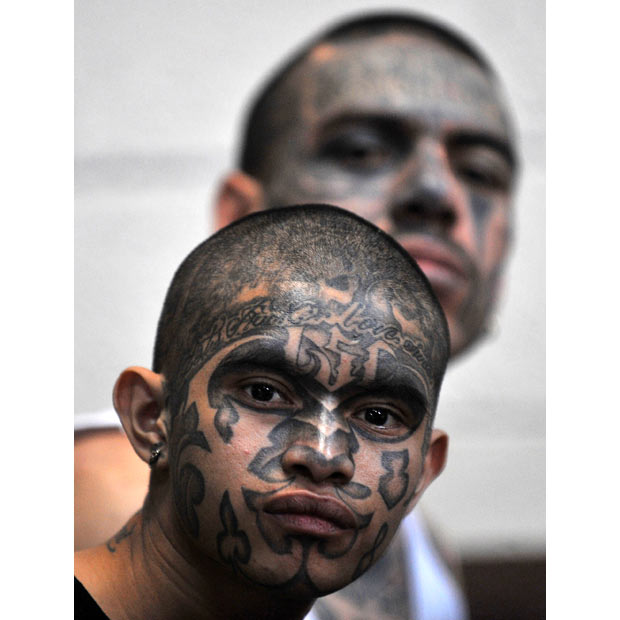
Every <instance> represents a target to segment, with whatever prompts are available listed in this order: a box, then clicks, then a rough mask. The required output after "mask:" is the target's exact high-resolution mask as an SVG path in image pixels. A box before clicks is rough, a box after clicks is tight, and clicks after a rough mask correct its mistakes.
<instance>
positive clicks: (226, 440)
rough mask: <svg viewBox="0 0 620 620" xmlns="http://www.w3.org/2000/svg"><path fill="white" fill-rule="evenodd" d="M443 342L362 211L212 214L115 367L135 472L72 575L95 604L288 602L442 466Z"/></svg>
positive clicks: (441, 326) (179, 609)
mask: <svg viewBox="0 0 620 620" xmlns="http://www.w3.org/2000/svg"><path fill="white" fill-rule="evenodd" d="M448 355H449V336H448V329H447V324H446V321H445V318H444V316H443V314H442V311H441V308H440V306H439V304H438V302H437V300H436V298H435V295H434V293H433V292H432V290H431V288H430V286H429V284H428V282H427V280H426V278H425V277H424V275H423V274H422V272H421V271H420V270H419V268H418V267H417V265H416V264H415V262H414V261H413V260H412V259H411V258H410V256H409V255H408V254H407V252H405V251H404V250H403V249H402V248H401V247H400V246H399V245H398V244H397V243H396V242H394V241H393V240H392V239H391V238H390V237H389V236H387V235H386V234H384V233H383V232H382V231H380V230H379V229H377V228H376V227H375V226H373V225H372V224H370V223H368V222H366V221H364V220H362V219H361V218H358V217H356V216H354V215H352V214H350V213H348V212H346V211H344V210H341V209H337V208H334V207H329V206H324V205H306V206H299V207H289V208H284V209H276V210H272V211H267V212H263V213H259V214H254V215H251V216H249V217H247V218H245V219H243V220H241V221H239V222H237V223H235V224H233V225H231V226H229V227H227V228H225V229H223V230H222V231H220V232H219V233H217V234H215V235H214V236H213V237H211V238H210V239H208V240H207V241H206V242H204V243H203V244H201V245H200V246H198V248H196V249H195V250H194V251H193V252H192V253H191V254H190V255H189V256H188V257H187V258H186V259H185V261H184V262H183V263H182V265H181V266H180V267H179V269H178V271H177V273H176V274H175V276H174V279H173V282H172V284H171V286H170V288H169V291H168V294H167V297H166V301H165V303H164V308H163V311H162V314H161V318H160V322H159V327H158V332H157V338H156V345H155V354H154V365H153V370H148V369H145V368H138V367H132V368H129V369H127V370H126V371H124V372H123V373H122V374H121V376H120V377H119V379H118V381H117V383H116V386H115V390H114V402H115V406H116V409H117V411H118V413H119V416H120V417H121V420H122V422H123V427H124V428H125V431H126V433H127V436H128V437H129V439H130V441H131V442H132V444H133V446H134V449H135V450H136V452H137V453H138V455H139V456H140V457H141V458H142V459H143V460H144V461H146V462H149V463H150V465H151V482H150V486H149V492H148V495H147V498H146V500H145V503H144V507H143V509H142V510H141V511H140V512H138V513H137V514H136V515H135V516H134V517H133V518H132V519H131V520H130V521H129V522H128V523H127V525H126V526H125V527H123V528H122V530H121V531H120V532H119V533H118V534H117V535H116V536H115V537H113V538H112V539H110V540H109V541H108V542H107V543H106V544H105V545H102V546H100V547H95V548H93V549H89V550H86V551H82V552H78V554H77V556H76V558H77V559H76V576H77V578H78V579H79V580H80V581H81V582H82V584H83V585H84V587H85V588H86V590H87V591H88V592H89V593H90V595H91V596H92V597H93V599H94V600H95V601H96V602H97V603H98V605H99V606H100V607H101V608H102V609H103V611H104V612H105V613H106V614H107V615H108V616H109V617H110V618H112V619H114V618H121V617H144V618H147V617H148V618H151V619H152V620H158V619H163V618H172V617H174V618H178V617H192V618H211V617H213V614H214V612H217V614H219V615H218V616H217V617H222V618H245V617H250V616H251V617H253V618H275V617H277V618H291V619H294V618H302V617H303V616H304V614H305V613H306V612H307V611H308V609H309V608H310V606H311V605H312V603H313V601H314V600H315V599H316V598H317V597H319V596H322V595H325V594H328V593H330V592H333V591H334V590H336V589H339V588H342V587H344V586H345V585H347V584H348V583H350V582H351V581H353V580H355V579H356V578H357V577H359V576H360V575H362V574H363V573H364V572H365V571H366V570H367V569H368V568H369V567H370V566H371V565H372V564H373V563H374V562H375V561H376V560H377V559H378V558H379V556H380V555H381V554H382V553H383V552H384V550H385V548H386V547H387V545H388V543H389V541H390V540H391V539H392V537H393V536H394V534H395V532H396V530H397V528H398V525H399V523H400V522H401V520H402V519H403V517H404V516H405V515H406V514H407V513H408V512H409V511H410V510H411V509H412V508H413V506H414V505H415V504H416V502H417V501H418V499H419V498H420V496H421V494H422V493H423V491H424V490H425V489H426V487H427V486H428V485H429V484H430V482H432V480H433V479H434V478H435V477H436V476H437V475H438V474H439V473H440V472H441V470H442V468H443V466H444V463H445V458H446V451H447V437H446V435H445V433H443V432H442V431H439V430H436V429H433V419H434V414H435V411H436V407H437V399H438V395H439V389H440V386H441V381H442V378H443V374H444V371H445V367H446V363H447V359H448Z"/></svg>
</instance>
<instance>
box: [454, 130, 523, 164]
mask: <svg viewBox="0 0 620 620" xmlns="http://www.w3.org/2000/svg"><path fill="white" fill-rule="evenodd" d="M450 146H453V147H454V146H457V147H458V146H484V147H487V148H490V149H493V150H494V151H497V152H498V153H499V154H500V155H501V156H502V157H503V158H504V159H505V160H506V161H507V162H508V164H509V165H510V167H511V168H512V169H513V170H516V169H517V167H518V165H519V161H518V159H517V155H516V153H515V150H514V148H513V146H512V144H511V143H510V142H509V141H508V140H507V139H504V138H501V137H499V136H495V135H492V134H489V133H486V132H477V131H471V132H465V131H460V132H458V133H457V134H455V135H454V136H452V137H451V138H450Z"/></svg>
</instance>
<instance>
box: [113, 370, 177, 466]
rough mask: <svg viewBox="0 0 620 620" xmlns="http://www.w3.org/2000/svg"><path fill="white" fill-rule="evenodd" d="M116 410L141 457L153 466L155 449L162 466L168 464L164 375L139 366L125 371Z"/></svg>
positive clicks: (116, 388)
mask: <svg viewBox="0 0 620 620" xmlns="http://www.w3.org/2000/svg"><path fill="white" fill-rule="evenodd" d="M114 408H115V409H116V412H117V413H118V416H119V418H120V419H121V423H122V425H123V428H124V429H125V433H127V437H128V438H129V441H130V442H131V445H132V446H133V448H134V450H135V451H136V452H137V454H138V456H139V457H140V458H141V459H142V460H143V461H146V462H147V463H149V460H150V459H151V458H152V456H153V449H154V447H155V450H157V449H159V452H158V454H157V458H156V459H155V460H156V461H157V465H158V467H160V466H161V465H166V464H167V463H168V450H167V440H168V431H167V429H166V424H165V420H164V378H163V375H160V374H157V373H155V372H153V371H151V370H148V369H146V368H141V367H139V366H132V367H131V368H127V370H124V371H123V372H122V373H121V375H120V376H119V378H118V379H117V380H116V384H115V385H114Z"/></svg>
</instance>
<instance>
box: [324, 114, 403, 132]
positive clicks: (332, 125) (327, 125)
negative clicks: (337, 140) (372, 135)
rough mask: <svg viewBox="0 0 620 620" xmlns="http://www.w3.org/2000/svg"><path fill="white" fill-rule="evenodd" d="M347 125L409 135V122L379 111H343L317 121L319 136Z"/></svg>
mask: <svg viewBox="0 0 620 620" xmlns="http://www.w3.org/2000/svg"><path fill="white" fill-rule="evenodd" d="M347 125H364V126H367V127H372V128H373V129H377V130H379V131H381V132H382V133H385V134H390V135H391V134H394V135H396V136H407V135H411V127H410V123H408V122H407V120H406V119H404V118H400V117H399V116H398V115H396V114H394V115H392V114H388V113H386V112H381V111H377V112H375V111H370V110H369V111H367V112H364V111H343V112H339V113H336V114H334V115H333V116H328V117H326V118H323V119H321V121H320V122H319V131H318V135H319V137H322V136H323V134H325V133H328V132H330V131H333V130H337V129H339V128H341V127H346V126H347Z"/></svg>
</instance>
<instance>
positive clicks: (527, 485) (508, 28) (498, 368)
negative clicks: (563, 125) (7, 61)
mask: <svg viewBox="0 0 620 620" xmlns="http://www.w3.org/2000/svg"><path fill="white" fill-rule="evenodd" d="M364 8H375V9H378V8H396V9H403V8H405V9H415V10H419V11H421V12H424V13H427V14H429V15H432V16H434V17H437V18H440V19H443V20H445V21H447V22H448V23H450V24H452V25H453V26H457V27H458V28H459V29H460V30H461V31H463V32H464V33H466V34H468V35H469V36H470V37H472V38H473V39H474V40H476V41H477V42H478V44H479V45H480V46H481V47H482V49H483V50H484V51H485V52H486V53H487V54H488V56H489V57H490V58H491V60H492V61H493V62H494V64H495V66H496V68H497V69H498V72H499V74H500V75H501V76H502V77H503V81H504V85H505V88H506V91H507V93H508V97H509V99H510V101H511V103H512V107H513V110H514V113H515V116H516V123H517V126H518V130H519V134H520V142H521V151H522V158H523V164H524V166H523V173H522V177H521V182H520V187H519V192H518V195H517V230H516V233H517V236H516V243H515V247H514V250H513V253H512V256H511V258H510V264H509V269H508V273H507V278H506V280H507V281H506V287H505V295H504V298H503V300H502V303H501V305H500V311H499V313H498V318H497V322H496V326H495V329H494V330H493V333H492V334H491V336H490V337H489V338H488V339H487V341H486V342H485V343H483V344H481V345H480V346H479V347H478V348H477V349H476V350H475V351H473V352H471V353H470V354H468V355H467V356H465V357H464V358H463V359H462V360H459V361H458V362H456V363H455V364H454V365H453V367H452V368H451V369H450V371H449V373H448V377H447V379H446V382H445V384H444V390H443V394H442V400H441V402H440V409H439V413H438V424H439V425H440V426H442V427H443V428H445V429H447V430H448V431H449V433H450V436H451V453H450V458H449V464H448V468H447V469H446V471H445V473H444V474H443V476H442V478H441V479H440V480H439V481H438V482H437V483H436V484H435V485H434V486H433V487H431V489H430V490H429V491H428V493H427V495H426V496H425V500H424V502H423V506H424V509H425V510H426V512H427V513H429V514H430V515H431V516H432V518H433V520H434V522H435V523H437V524H438V525H439V527H440V529H442V530H443V532H444V533H445V534H447V535H448V536H449V537H451V538H452V539H453V541H454V542H455V543H456V545H457V546H458V547H459V548H460V549H461V551H462V552H463V553H464V554H466V555H475V554H483V553H484V554H488V553H492V554H505V553H510V554H519V553H528V552H532V551H534V552H539V551H541V550H543V549H544V536H545V533H544V528H545V513H544V510H545V500H544V498H545V483H544V471H545V449H544V433H545V422H544V407H545V325H544V321H545V294H544V291H545V280H544V278H545V249H544V238H545V210H544V209H545V207H544V204H545V202H544V201H545V133H544V132H545V39H544V32H545V23H544V20H545V6H544V2H541V1H539V0H520V1H519V2H516V1H514V0H445V1H441V0H420V1H418V2H416V3H415V5H413V4H412V3H400V4H394V3H386V2H380V1H375V2H364V1H360V0H314V1H312V2H304V1H302V0H287V1H285V0H277V1H276V0H271V1H262V2H258V1H254V2H253V1H250V0H236V1H235V2H231V1H222V0H217V1H216V0H175V1H172V0H169V1H165V0H133V1H132V2H126V1H123V0H77V1H76V5H75V35H76V43H75V76H76V81H75V154H76V171H75V184H76V191H75V304H76V306H75V386H76V387H75V390H76V393H75V407H76V413H77V415H79V413H80V412H83V411H92V410H96V409H101V408H106V407H109V406H110V405H111V397H110V394H111V389H112V385H113V383H114V380H115V378H116V376H117V375H118V373H119V371H120V370H122V369H123V368H124V367H125V366H128V365H130V364H140V365H145V366H150V358H151V349H152V344H153V339H154V335H155V328H156V323H157V318H158V314H159V310H160V307H161V304H162V302H163V298H164V295H165V291H166V287H167V285H168V283H169V281H170V279H171V277H172V274H173V272H174V270H175V268H176V267H177V265H178V264H179V263H180V261H181V260H182V258H183V257H184V256H185V255H186V254H187V253H188V252H189V250H190V249H192V248H193V247H194V246H195V245H196V244H197V243H199V242H200V241H201V240H202V239H203V238H204V237H205V236H206V234H207V233H208V232H209V231H211V219H210V208H209V205H210V204H211V201H212V197H213V194H214V191H215V188H216V186H217V180H218V179H219V178H220V177H221V176H222V175H223V174H224V173H225V172H226V171H227V170H229V169H230V168H231V166H232V164H233V161H234V148H235V144H236V140H237V135H238V125H239V120H240V118H241V112H242V110H243V106H244V105H245V102H246V101H247V99H248V97H249V96H250V94H251V93H252V92H254V90H255V88H256V87H257V86H258V85H259V83H260V82H261V81H262V79H263V78H264V77H265V74H266V73H267V72H268V71H269V70H271V69H272V68H273V66H274V65H275V64H277V63H278V62H279V61H281V60H282V58H283V57H284V56H285V55H286V54H287V53H288V52H289V51H290V50H291V49H293V48H294V47H296V46H297V45H298V44H299V43H300V42H301V41H302V39H305V38H306V37H308V36H309V35H312V34H314V33H315V32H316V31H317V30H319V29H321V28H323V27H324V26H325V25H326V24H327V23H328V22H330V21H331V20H332V19H333V18H339V17H342V16H344V15H347V14H351V13H354V12H355V13H356V12H359V11H360V10H362V9H364Z"/></svg>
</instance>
